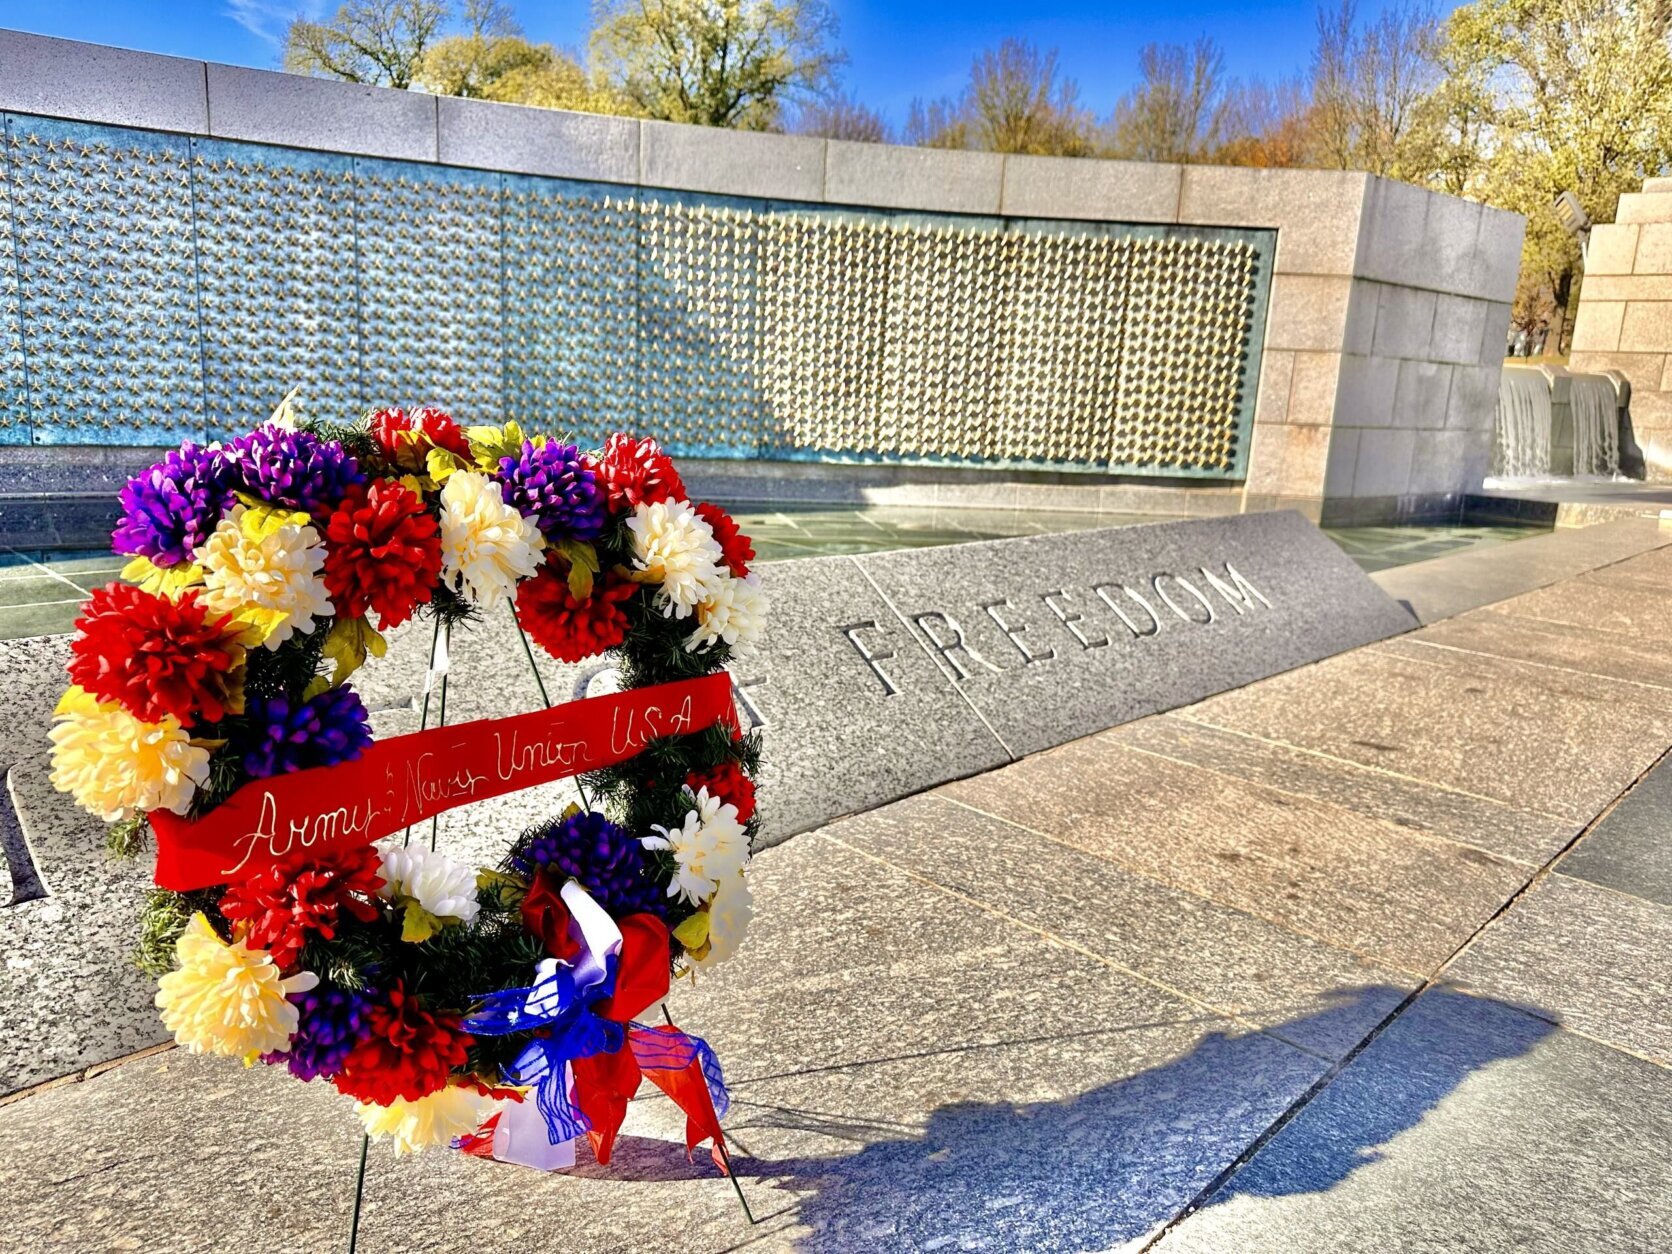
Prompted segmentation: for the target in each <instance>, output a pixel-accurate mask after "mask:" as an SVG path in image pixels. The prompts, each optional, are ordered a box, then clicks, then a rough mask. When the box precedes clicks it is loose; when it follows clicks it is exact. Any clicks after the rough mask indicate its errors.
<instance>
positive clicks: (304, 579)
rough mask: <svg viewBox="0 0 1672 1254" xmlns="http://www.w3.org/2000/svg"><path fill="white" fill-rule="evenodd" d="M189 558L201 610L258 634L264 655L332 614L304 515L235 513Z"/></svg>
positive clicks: (314, 536) (267, 510)
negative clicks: (198, 578)
mask: <svg viewBox="0 0 1672 1254" xmlns="http://www.w3.org/2000/svg"><path fill="white" fill-rule="evenodd" d="M193 557H194V558H195V559H196V562H197V564H198V565H199V566H200V567H202V568H203V594H202V600H203V603H204V604H205V605H207V606H208V607H209V608H210V609H211V610H214V611H215V612H216V613H217V614H234V615H236V616H237V617H238V618H239V619H241V620H242V621H244V622H246V623H249V624H250V625H251V626H253V627H256V628H258V629H259V631H260V634H261V643H263V644H265V645H266V646H267V647H268V648H269V649H276V648H278V647H279V646H280V645H281V644H283V643H284V642H285V641H286V640H288V639H290V637H291V636H292V634H294V633H295V632H298V631H300V632H301V633H302V634H304V635H306V634H307V633H308V632H310V631H312V630H313V629H314V619H315V618H316V617H319V618H323V617H326V616H327V615H329V614H331V613H332V612H333V611H332V608H331V598H330V596H329V595H328V594H327V592H326V590H325V580H324V578H323V577H322V576H321V573H320V572H321V571H322V570H323V569H324V567H325V544H324V542H323V541H322V540H321V539H320V538H319V532H317V531H315V530H314V529H313V526H312V525H311V524H310V523H309V522H308V516H307V515H306V514H300V513H293V512H291V511H289V510H278V509H274V508H273V507H272V506H258V507H256V508H254V509H251V508H249V507H247V506H243V505H235V506H233V508H232V512H231V513H230V514H228V515H227V516H226V517H225V518H223V519H221V521H220V522H219V523H218V524H217V525H216V527H215V530H214V531H213V533H211V534H210V536H209V538H208V539H207V540H206V541H204V543H203V545H202V546H201V547H200V548H199V549H198V550H197V552H196V553H195V554H193Z"/></svg>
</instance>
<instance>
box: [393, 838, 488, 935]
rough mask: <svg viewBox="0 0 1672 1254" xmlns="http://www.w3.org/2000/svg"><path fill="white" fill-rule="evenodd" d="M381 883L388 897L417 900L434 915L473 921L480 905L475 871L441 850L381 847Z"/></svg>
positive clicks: (468, 921)
mask: <svg viewBox="0 0 1672 1254" xmlns="http://www.w3.org/2000/svg"><path fill="white" fill-rule="evenodd" d="M382 853H383V870H382V871H381V872H380V874H381V875H382V876H383V887H382V888H381V889H379V890H378V891H379V892H380V893H382V894H383V896H385V897H387V898H389V899H390V900H391V901H399V900H400V899H401V898H403V897H404V898H407V899H408V900H411V901H415V902H417V903H418V904H419V905H420V906H421V907H423V908H424V909H425V910H427V911H428V912H429V913H431V914H433V915H434V916H435V917H436V918H437V919H457V920H458V921H459V922H460V923H474V922H475V921H476V913H477V911H478V910H479V909H480V908H481V907H480V906H479V905H478V904H477V902H476V872H475V870H474V869H473V868H471V867H470V866H468V865H466V864H465V863H463V862H455V861H453V859H451V858H449V857H448V856H447V855H446V854H444V853H436V852H434V851H433V850H430V849H423V848H420V847H419V846H417V845H410V846H406V845H389V846H386V847H385V848H384V849H383V851H382Z"/></svg>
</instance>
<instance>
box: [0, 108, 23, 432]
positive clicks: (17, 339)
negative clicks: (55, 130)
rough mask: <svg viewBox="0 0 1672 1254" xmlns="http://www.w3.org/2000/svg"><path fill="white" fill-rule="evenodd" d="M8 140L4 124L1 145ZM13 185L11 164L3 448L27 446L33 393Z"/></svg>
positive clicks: (2, 251)
mask: <svg viewBox="0 0 1672 1254" xmlns="http://www.w3.org/2000/svg"><path fill="white" fill-rule="evenodd" d="M5 140H6V136H5V128H4V125H3V123H0V145H4V144H5ZM11 184H12V180H11V161H10V160H6V161H3V162H0V444H27V443H29V439H30V429H29V390H28V375H27V372H26V370H25V368H24V361H23V313H22V311H21V310H20V309H19V308H18V296H19V293H20V292H21V291H22V288H21V287H20V285H19V284H18V279H17V252H16V250H15V249H13V247H12V231H13V219H12V186H11Z"/></svg>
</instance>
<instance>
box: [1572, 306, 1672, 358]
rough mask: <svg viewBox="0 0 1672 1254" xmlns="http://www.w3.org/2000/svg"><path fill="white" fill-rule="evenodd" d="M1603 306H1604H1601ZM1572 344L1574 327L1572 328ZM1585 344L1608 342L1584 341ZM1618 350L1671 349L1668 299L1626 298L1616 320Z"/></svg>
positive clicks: (1599, 346)
mask: <svg viewBox="0 0 1672 1254" xmlns="http://www.w3.org/2000/svg"><path fill="white" fill-rule="evenodd" d="M1605 308H1606V306H1605ZM1574 343H1575V347H1577V346H1578V331H1577V328H1575V334H1574ZM1585 347H1587V348H1593V347H1594V348H1608V347H1612V346H1611V345H1605V344H1596V345H1591V344H1587V345H1586V346H1585ZM1618 347H1619V350H1620V351H1621V352H1622V353H1663V352H1666V351H1667V350H1668V349H1672V301H1639V300H1634V301H1629V302H1627V304H1626V305H1625V306H1624V312H1623V315H1622V317H1621V321H1620V340H1619V345H1618Z"/></svg>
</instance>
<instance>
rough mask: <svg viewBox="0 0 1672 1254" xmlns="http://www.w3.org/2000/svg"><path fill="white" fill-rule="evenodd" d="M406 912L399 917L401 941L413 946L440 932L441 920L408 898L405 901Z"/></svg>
mask: <svg viewBox="0 0 1672 1254" xmlns="http://www.w3.org/2000/svg"><path fill="white" fill-rule="evenodd" d="M405 902H406V910H405V913H404V914H402V916H401V939H402V940H403V941H410V942H412V943H413V944H415V945H416V944H420V943H422V942H424V941H427V940H429V938H430V937H432V936H434V935H435V934H436V933H437V932H439V931H440V930H441V920H440V919H438V918H436V917H435V915H433V914H431V913H430V912H429V911H428V910H426V909H424V907H423V906H420V905H419V904H418V903H417V902H416V901H413V900H412V899H411V898H410V897H408V898H406V899H405Z"/></svg>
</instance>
